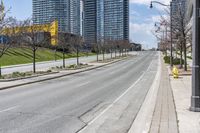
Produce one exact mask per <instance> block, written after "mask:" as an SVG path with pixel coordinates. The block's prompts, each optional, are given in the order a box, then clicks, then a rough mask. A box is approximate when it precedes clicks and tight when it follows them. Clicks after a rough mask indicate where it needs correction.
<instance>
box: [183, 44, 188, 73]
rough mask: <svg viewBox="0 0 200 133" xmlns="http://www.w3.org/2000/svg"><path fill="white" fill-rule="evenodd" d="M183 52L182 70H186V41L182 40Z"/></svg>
mask: <svg viewBox="0 0 200 133" xmlns="http://www.w3.org/2000/svg"><path fill="white" fill-rule="evenodd" d="M183 54H184V70H185V71H187V48H186V41H185V40H184V43H183Z"/></svg>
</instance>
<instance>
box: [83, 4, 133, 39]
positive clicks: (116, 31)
mask: <svg viewBox="0 0 200 133" xmlns="http://www.w3.org/2000/svg"><path fill="white" fill-rule="evenodd" d="M84 20H85V23H84V38H85V40H86V41H88V42H99V41H104V40H107V39H109V40H128V39H129V0H85V1H84Z"/></svg>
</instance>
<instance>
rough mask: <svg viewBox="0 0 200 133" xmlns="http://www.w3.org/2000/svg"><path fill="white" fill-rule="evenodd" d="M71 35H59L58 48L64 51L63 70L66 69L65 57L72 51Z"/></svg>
mask: <svg viewBox="0 0 200 133" xmlns="http://www.w3.org/2000/svg"><path fill="white" fill-rule="evenodd" d="M70 39H71V34H69V33H59V35H58V47H59V48H61V49H62V55H63V56H62V58H63V68H65V55H66V52H67V51H70V48H71V45H70Z"/></svg>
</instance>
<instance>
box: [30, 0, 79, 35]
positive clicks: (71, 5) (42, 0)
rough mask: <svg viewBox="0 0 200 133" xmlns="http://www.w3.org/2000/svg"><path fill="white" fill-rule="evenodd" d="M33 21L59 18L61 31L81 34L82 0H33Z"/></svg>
mask: <svg viewBox="0 0 200 133" xmlns="http://www.w3.org/2000/svg"><path fill="white" fill-rule="evenodd" d="M32 4H33V23H34V24H46V23H50V22H52V21H54V20H58V24H59V31H60V32H69V33H72V34H80V0H33V1H32Z"/></svg>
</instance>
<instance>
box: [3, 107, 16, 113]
mask: <svg viewBox="0 0 200 133" xmlns="http://www.w3.org/2000/svg"><path fill="white" fill-rule="evenodd" d="M15 108H17V106H13V107H10V108H7V109H4V110H1V111H0V113H3V112H7V111H10V110H13V109H15Z"/></svg>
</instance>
